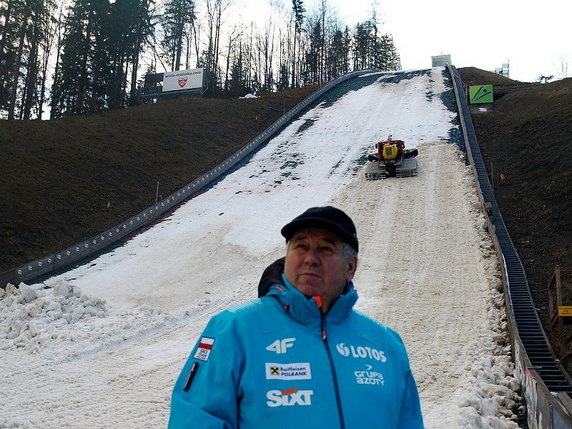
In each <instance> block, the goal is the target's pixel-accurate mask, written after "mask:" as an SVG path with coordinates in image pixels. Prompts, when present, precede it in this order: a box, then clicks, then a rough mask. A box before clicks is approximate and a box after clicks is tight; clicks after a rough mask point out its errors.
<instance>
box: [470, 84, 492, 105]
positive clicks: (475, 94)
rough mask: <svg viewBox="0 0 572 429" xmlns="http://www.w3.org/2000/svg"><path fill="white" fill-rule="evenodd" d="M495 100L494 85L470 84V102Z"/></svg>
mask: <svg viewBox="0 0 572 429" xmlns="http://www.w3.org/2000/svg"><path fill="white" fill-rule="evenodd" d="M492 102H493V86H492V85H475V86H469V103H470V104H479V103H492Z"/></svg>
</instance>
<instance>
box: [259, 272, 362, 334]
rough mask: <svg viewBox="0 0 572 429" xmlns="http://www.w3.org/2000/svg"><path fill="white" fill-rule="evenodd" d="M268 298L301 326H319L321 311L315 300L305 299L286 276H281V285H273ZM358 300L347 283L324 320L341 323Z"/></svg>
mask: <svg viewBox="0 0 572 429" xmlns="http://www.w3.org/2000/svg"><path fill="white" fill-rule="evenodd" d="M268 296H271V297H273V298H274V299H276V300H277V301H278V302H279V303H280V304H281V306H282V307H283V308H284V309H285V311H286V312H287V313H288V314H289V315H290V317H292V318H293V319H294V320H296V321H297V322H298V323H301V324H303V325H313V324H316V323H317V324H318V325H320V324H321V319H322V315H321V313H322V311H321V310H320V308H319V307H318V303H317V302H316V299H315V298H309V299H308V298H306V296H304V294H303V293H302V292H300V291H299V290H298V289H296V287H294V285H292V284H291V283H290V282H289V281H288V279H287V278H286V276H285V275H284V274H282V284H278V283H276V284H274V285H273V286H272V287H271V289H270V292H268ZM357 299H358V295H357V292H356V291H355V289H354V285H353V283H351V282H350V283H348V284H347V285H346V288H345V290H344V293H342V294H341V295H340V296H339V297H338V298H337V299H336V301H335V302H334V304H333V305H332V306H331V307H330V309H329V310H328V312H327V313H326V320H327V321H328V322H332V323H336V324H338V323H341V322H343V321H344V320H345V319H346V318H347V317H348V315H349V314H350V313H351V311H352V308H353V306H354V304H355V303H356V301H357Z"/></svg>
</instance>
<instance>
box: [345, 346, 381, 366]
mask: <svg viewBox="0 0 572 429" xmlns="http://www.w3.org/2000/svg"><path fill="white" fill-rule="evenodd" d="M336 350H337V351H338V353H339V354H341V355H342V356H343V357H353V358H360V359H368V358H369V359H374V360H377V361H379V362H381V363H385V362H387V358H386V357H385V352H384V351H383V350H377V349H372V348H371V347H368V346H352V345H350V346H346V345H345V343H338V344H337V345H336Z"/></svg>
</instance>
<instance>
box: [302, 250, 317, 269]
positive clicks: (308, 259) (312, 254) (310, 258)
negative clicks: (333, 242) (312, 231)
mask: <svg viewBox="0 0 572 429" xmlns="http://www.w3.org/2000/svg"><path fill="white" fill-rule="evenodd" d="M304 262H305V263H306V264H308V265H311V266H313V265H318V264H319V263H320V253H319V252H318V249H314V248H310V249H308V251H307V252H306V254H305V255H304Z"/></svg>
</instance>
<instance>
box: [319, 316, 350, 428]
mask: <svg viewBox="0 0 572 429" xmlns="http://www.w3.org/2000/svg"><path fill="white" fill-rule="evenodd" d="M321 317H322V342H323V343H324V347H325V348H326V353H327V354H328V360H329V361H330V370H331V371H332V379H333V380H334V391H335V393H336V403H337V405H338V417H339V419H340V429H345V427H346V424H345V422H344V412H343V410H342V399H341V398H340V388H339V386H338V377H337V375H336V367H335V366H334V358H333V357H332V352H331V351H330V346H329V344H328V336H327V334H326V315H325V314H324V313H321Z"/></svg>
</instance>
